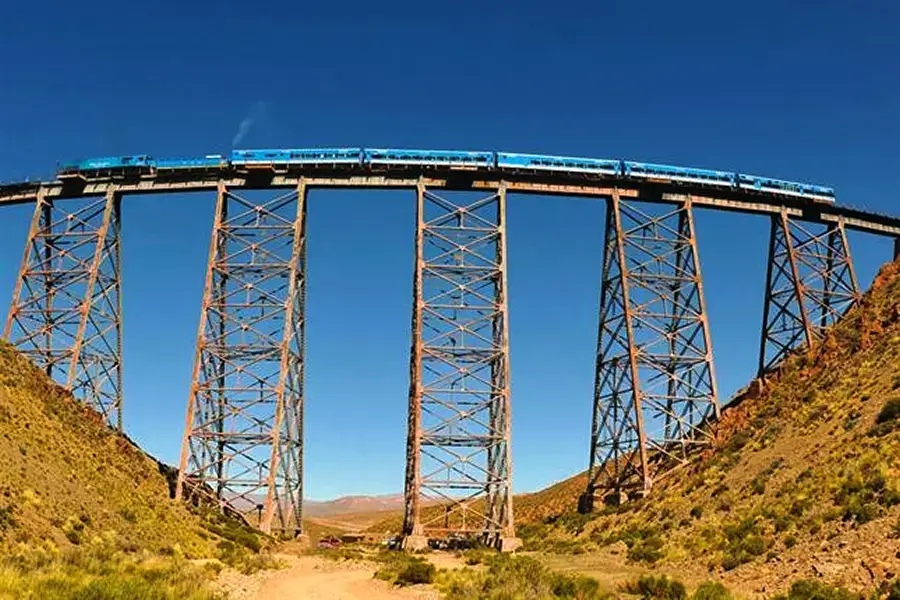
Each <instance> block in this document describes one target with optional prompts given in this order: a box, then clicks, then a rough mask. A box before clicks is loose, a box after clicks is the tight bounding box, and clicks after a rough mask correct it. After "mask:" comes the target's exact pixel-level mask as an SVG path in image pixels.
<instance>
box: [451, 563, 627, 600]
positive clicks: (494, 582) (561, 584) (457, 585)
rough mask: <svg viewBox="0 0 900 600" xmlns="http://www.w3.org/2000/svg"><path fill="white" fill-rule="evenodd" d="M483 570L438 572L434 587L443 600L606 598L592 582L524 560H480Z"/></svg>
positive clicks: (589, 579)
mask: <svg viewBox="0 0 900 600" xmlns="http://www.w3.org/2000/svg"><path fill="white" fill-rule="evenodd" d="M484 565H485V567H486V568H484V569H480V570H473V569H458V570H453V571H446V572H442V573H441V574H440V575H439V577H438V580H437V584H438V587H439V589H440V590H441V592H442V593H443V594H444V597H445V598H446V599H447V600H481V599H483V598H493V599H498V600H499V599H503V598H517V599H522V600H538V599H545V598H570V599H577V600H596V599H601V598H602V599H606V598H610V595H609V594H605V593H603V592H601V591H600V586H599V584H598V582H597V581H596V580H595V579H592V578H590V577H584V576H577V575H575V576H572V575H565V574H562V573H557V572H554V571H551V570H550V569H548V568H547V567H545V566H544V565H542V564H541V563H540V562H538V561H537V560H535V559H533V558H530V557H527V556H510V555H507V554H494V555H492V556H487V557H484Z"/></svg>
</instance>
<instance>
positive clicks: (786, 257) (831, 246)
mask: <svg viewBox="0 0 900 600" xmlns="http://www.w3.org/2000/svg"><path fill="white" fill-rule="evenodd" d="M859 299H860V293H859V286H858V285H857V282H856V274H855V272H854V270H853V261H852V259H851V257H850V246H849V244H848V243H847V235H846V232H845V231H844V223H843V221H838V222H837V223H829V224H827V225H824V226H822V225H817V224H814V223H804V222H799V221H796V220H794V219H791V218H790V217H789V216H788V215H787V213H786V212H785V211H782V212H781V214H779V215H773V216H772V228H771V234H770V237H769V258H768V268H767V273H766V295H765V302H764V304H763V328H762V335H761V336H760V348H759V373H758V374H759V376H760V377H763V376H765V374H766V373H767V372H769V371H771V370H772V369H773V368H774V367H776V365H778V363H780V362H781V361H782V360H784V358H785V357H786V356H787V355H788V354H789V353H790V351H791V350H793V349H794V348H797V347H799V346H802V345H806V346H810V345H812V344H813V343H814V342H816V341H817V340H819V339H821V337H822V334H823V332H824V330H825V328H826V327H829V326H831V325H833V324H834V323H835V322H837V320H838V319H840V317H841V315H843V314H844V312H845V311H846V310H847V309H849V308H850V307H851V306H853V305H854V304H856V303H857V302H859Z"/></svg>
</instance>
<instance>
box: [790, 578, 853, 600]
mask: <svg viewBox="0 0 900 600" xmlns="http://www.w3.org/2000/svg"><path fill="white" fill-rule="evenodd" d="M773 600H862V596H860V595H859V594H854V593H853V592H851V591H849V590H847V589H845V588H841V587H831V586H830V585H828V584H826V583H822V582H821V581H815V580H812V579H801V580H799V581H795V582H794V583H792V584H791V588H790V590H789V591H788V593H787V594H781V595H778V596H775V597H774V598H773Z"/></svg>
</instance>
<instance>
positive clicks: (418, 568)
mask: <svg viewBox="0 0 900 600" xmlns="http://www.w3.org/2000/svg"><path fill="white" fill-rule="evenodd" d="M436 572H437V570H436V569H435V568H434V565H433V564H431V563H430V562H426V561H424V560H421V559H413V560H412V561H410V563H409V564H408V565H406V568H404V569H403V570H402V571H400V573H398V574H397V579H396V581H395V583H396V584H397V585H415V584H417V583H432V582H434V575H435V573H436Z"/></svg>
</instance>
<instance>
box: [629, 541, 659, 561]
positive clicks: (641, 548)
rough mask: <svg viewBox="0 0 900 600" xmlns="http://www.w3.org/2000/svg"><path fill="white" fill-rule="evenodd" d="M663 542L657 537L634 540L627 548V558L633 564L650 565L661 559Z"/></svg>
mask: <svg viewBox="0 0 900 600" xmlns="http://www.w3.org/2000/svg"><path fill="white" fill-rule="evenodd" d="M662 547H663V540H662V538H661V537H659V536H658V535H651V536H649V537H646V538H641V539H639V540H635V542H634V543H633V544H632V546H631V547H630V548H628V553H627V558H628V560H630V561H633V562H640V563H646V564H648V565H652V564H654V563H655V562H657V561H659V560H660V559H661V558H662V557H663V552H662Z"/></svg>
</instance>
